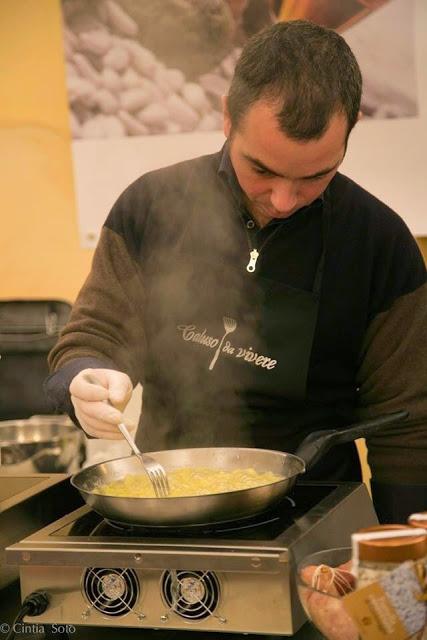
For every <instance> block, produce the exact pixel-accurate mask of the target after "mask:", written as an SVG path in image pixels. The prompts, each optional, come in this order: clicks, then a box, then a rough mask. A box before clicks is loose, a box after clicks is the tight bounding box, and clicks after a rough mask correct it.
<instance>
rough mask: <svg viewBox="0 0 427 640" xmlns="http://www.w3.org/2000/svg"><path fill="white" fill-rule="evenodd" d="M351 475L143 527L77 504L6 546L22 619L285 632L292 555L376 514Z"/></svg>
mask: <svg viewBox="0 0 427 640" xmlns="http://www.w3.org/2000/svg"><path fill="white" fill-rule="evenodd" d="M377 522H378V521H377V518H376V515H375V511H374V509H373V505H372V502H371V500H370V498H369V495H368V492H367V490H366V488H365V486H364V485H362V484H358V483H340V484H338V483H336V484H330V483H312V484H311V483H300V484H298V485H297V486H296V487H295V488H294V490H293V492H292V493H291V494H290V496H288V497H286V498H285V499H284V500H283V501H282V502H281V503H280V504H279V505H277V506H276V507H275V508H274V509H273V510H271V511H269V512H264V513H263V514H261V515H258V516H257V517H254V518H248V519H245V520H241V521H239V522H230V523H222V524H220V525H216V526H215V525H209V526H207V527H203V526H192V527H184V528H181V529H175V530H171V529H170V528H167V529H162V528H142V527H135V526H129V525H123V527H120V526H118V525H117V523H109V522H107V521H106V520H103V519H102V517H101V516H100V515H98V514H97V513H96V512H94V511H91V510H90V509H89V507H87V506H84V507H81V508H80V509H77V510H76V511H73V512H72V513H70V514H69V515H67V516H65V517H63V518H61V519H60V520H57V521H56V522H54V523H53V524H51V525H49V526H47V527H45V528H44V529H41V530H40V531H38V532H37V533H36V534H33V535H31V536H29V537H28V538H25V539H24V540H22V541H21V542H19V543H17V544H14V545H13V546H11V547H9V548H8V550H7V561H8V562H9V563H12V564H18V565H20V580H21V594H22V598H25V597H26V596H27V595H29V594H30V593H31V592H33V591H36V590H38V589H43V590H45V591H47V592H48V594H49V595H50V604H49V606H48V608H47V609H46V611H45V612H44V613H43V614H42V615H40V616H37V617H33V618H30V617H27V618H26V619H25V620H26V621H29V622H33V623H40V624H43V623H46V624H64V625H65V624H70V625H90V626H100V627H106V626H108V627H118V628H124V627H138V628H141V629H142V628H145V629H147V628H168V629H178V630H183V629H185V630H186V631H193V630H194V631H223V632H226V631H228V632H240V633H257V634H269V635H274V634H277V635H292V634H293V633H295V632H296V631H297V630H298V629H299V627H300V626H301V625H302V624H303V623H304V621H305V617H304V613H303V611H302V608H301V606H300V604H299V600H298V594H297V591H296V585H295V579H294V575H295V565H296V564H297V563H298V562H299V561H300V560H301V559H302V558H303V557H304V556H306V555H307V554H309V553H312V552H314V551H317V550H320V549H325V548H333V547H340V546H349V545H350V535H351V533H352V532H354V531H355V530H356V529H358V528H359V527H366V526H371V525H374V524H377Z"/></svg>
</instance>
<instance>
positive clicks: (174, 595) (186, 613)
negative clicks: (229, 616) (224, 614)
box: [161, 570, 221, 621]
mask: <svg viewBox="0 0 427 640" xmlns="http://www.w3.org/2000/svg"><path fill="white" fill-rule="evenodd" d="M174 573H175V576H174ZM161 589H162V595H163V598H164V600H165V602H166V604H167V606H168V607H169V609H170V610H171V611H173V612H174V613H176V614H177V615H178V616H180V617H181V618H185V619H186V620H195V621H197V620H204V619H205V618H208V617H209V616H211V615H213V614H214V612H215V610H216V609H217V607H218V604H219V600H220V596H221V586H220V582H219V580H218V578H217V576H216V575H215V573H213V572H211V571H184V570H177V571H176V572H172V571H165V573H164V574H163V577H162V583H161Z"/></svg>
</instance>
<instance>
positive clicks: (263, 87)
mask: <svg viewBox="0 0 427 640" xmlns="http://www.w3.org/2000/svg"><path fill="white" fill-rule="evenodd" d="M361 93H362V75H361V73H360V69H359V65H358V63H357V60H356V58H355V57H354V54H353V52H352V51H351V49H350V47H349V46H348V44H347V43H346V41H345V40H344V38H343V37H342V36H340V35H339V34H338V33H336V32H335V31H332V30H331V29H326V28H325V27H320V26H318V25H316V24H314V23H312V22H308V21H305V20H291V21H288V22H278V23H277V24H275V25H273V26H271V27H267V28H266V29H263V30H262V31H260V33H258V34H256V35H255V36H253V37H252V38H251V39H250V40H249V41H248V43H247V44H246V46H245V47H244V49H243V51H242V54H241V56H240V58H239V60H238V62H237V65H236V69H235V73H234V77H233V80H232V82H231V86H230V91H229V95H228V103H227V104H228V112H229V114H230V119H231V125H232V127H233V128H237V127H238V126H239V124H240V122H241V120H242V117H243V116H244V115H245V113H246V111H247V110H248V108H249V107H250V106H252V105H253V103H254V102H256V101H257V100H259V99H260V98H262V99H266V100H269V101H271V102H272V103H273V104H277V106H278V111H277V119H278V123H279V127H280V129H281V131H283V133H285V134H286V135H288V136H289V137H290V138H294V139H295V140H311V139H317V138H320V137H321V136H322V135H323V133H324V132H325V130H326V129H327V127H328V123H329V121H330V118H331V116H332V115H333V114H335V113H337V112H342V113H343V114H344V115H345V116H346V117H347V121H348V133H350V131H351V129H352V128H353V127H354V125H355V124H356V121H357V117H358V113H359V108H360V98H361Z"/></svg>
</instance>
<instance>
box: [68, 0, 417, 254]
mask: <svg viewBox="0 0 427 640" xmlns="http://www.w3.org/2000/svg"><path fill="white" fill-rule="evenodd" d="M417 4H420V3H419V1H418V0H370V1H369V2H368V1H366V0H363V1H362V0H360V1H359V0H321V1H320V0H298V1H296V0H203V1H197V0H162V2H159V1H158V0H91V2H87V1H85V0H62V2H61V7H62V16H63V34H64V38H63V42H64V52H65V60H66V79H67V87H68V101H69V113H70V123H71V132H72V139H73V142H72V145H73V161H74V173H75V180H76V195H77V205H78V216H79V229H80V236H81V244H82V246H84V247H92V246H94V245H95V244H96V241H97V238H98V234H99V230H100V227H101V225H102V223H103V221H104V219H105V217H106V215H107V214H108V211H109V209H110V208H111V206H112V204H113V203H114V201H115V200H116V198H117V197H118V195H119V194H120V192H121V191H122V190H123V189H124V188H125V187H126V186H127V185H128V184H129V183H130V182H132V181H133V180H134V179H136V178H137V177H138V176H139V175H141V174H142V173H144V172H146V171H149V170H152V169H156V168H159V167H161V166H165V165H168V164H171V163H173V162H178V161H180V160H184V159H187V158H190V157H194V156H198V155H202V154H203V153H211V152H213V151H216V150H218V149H219V148H220V147H221V145H222V144H223V142H224V137H223V134H222V96H224V95H226V94H227V92H228V87H229V84H230V81H231V78H232V75H233V72H234V67H235V64H236V61H237V60H238V58H239V55H240V52H241V50H242V47H243V46H244V44H245V42H246V41H247V40H248V39H249V38H250V37H251V36H252V35H253V34H255V33H257V32H258V31H260V30H261V29H263V28H264V27H265V26H267V25H270V24H273V23H275V22H276V21H279V20H293V19H308V20H312V21H313V22H316V23H318V24H322V25H324V26H327V27H330V28H332V29H335V30H337V31H339V32H340V33H341V34H342V35H343V36H344V37H345V38H346V40H347V42H348V43H349V45H350V46H351V48H352V49H353V51H354V53H355V54H356V56H357V58H358V60H359V63H360V66H361V69H362V74H363V77H364V92H363V98H362V107H361V111H362V113H363V118H362V122H361V123H360V124H359V125H358V127H357V128H356V130H357V134H358V137H359V138H360V139H359V141H357V140H356V142H358V143H357V144H356V145H355V147H356V148H355V149H353V152H352V154H351V156H350V154H349V156H350V157H349V158H348V159H347V160H346V165H347V171H345V173H347V174H349V175H350V176H351V177H355V179H356V180H357V181H359V182H361V184H362V185H363V186H366V187H367V188H368V189H369V190H371V191H372V192H373V193H375V195H377V196H379V197H380V198H381V199H383V200H384V201H385V202H387V203H388V204H390V205H391V206H394V208H395V209H397V210H398V212H399V213H400V214H401V215H402V216H403V217H405V212H404V211H402V210H399V206H398V205H399V198H397V200H396V199H394V197H393V193H392V191H390V190H388V191H387V193H381V189H382V188H383V187H384V190H387V179H385V180H383V182H382V181H381V170H382V171H383V172H384V174H386V172H387V170H388V169H389V168H388V167H384V165H383V164H382V163H381V158H380V157H379V158H378V160H377V162H378V166H377V165H372V152H371V150H369V152H368V153H367V152H366V146H365V144H364V140H365V139H367V137H368V139H370V140H371V142H372V143H373V144H374V146H375V147H377V146H378V147H380V144H378V143H377V142H376V141H375V131H377V130H378V131H381V130H384V126H386V127H387V126H390V125H385V124H384V123H385V122H386V121H390V122H391V121H394V122H399V121H400V122H404V123H405V124H406V125H407V124H408V122H410V121H411V120H413V121H414V122H415V123H419V121H420V120H421V117H420V92H419V86H418V83H417V58H419V52H417V50H416V37H415V36H416V33H415V25H416V15H415V14H416V11H417ZM392 126H393V125H392ZM368 128H369V131H368V132H367V131H366V129H368ZM363 129H364V130H365V131H364V132H362V133H361V134H360V133H359V132H360V131H362V130H363ZM356 130H355V132H354V134H352V138H353V136H354V137H355V138H356ZM394 131H395V135H396V136H397V137H398V136H399V129H398V127H394ZM380 137H381V135H380ZM377 151H379V152H381V149H380V148H378V149H377ZM383 152H384V150H383ZM358 154H359V155H358ZM374 155H375V153H374ZM386 155H387V156H390V151H388V152H387V151H386ZM359 156H360V158H361V159H360V160H358V157H359ZM363 156H364V158H363ZM354 158H355V160H356V161H355V162H354V166H352V160H353V161H354ZM394 160H395V162H396V163H397V165H399V159H398V158H395V159H394ZM401 161H402V162H403V161H404V158H401ZM368 162H370V163H371V168H372V166H373V167H374V171H375V172H376V173H377V174H378V172H379V175H377V181H376V182H374V181H372V180H371V181H370V180H369V178H372V176H371V175H370V173H369V167H368V166H367V165H368ZM360 168H362V175H361V176H360V175H358V173H360ZM394 170H398V167H397V169H394ZM364 172H366V173H368V183H370V184H368V185H366V180H363V178H364V175H363V173H364ZM390 175H391V174H390ZM371 185H372V186H371ZM410 188H411V186H410V184H408V190H409V189H410ZM416 213H417V212H415V214H416ZM412 214H414V211H413V210H412ZM407 222H408V224H409V226H410V227H411V228H412V231H413V232H414V233H418V234H420V232H421V231H422V230H421V228H420V227H419V225H418V226H417V223H415V222H414V220H411V219H408V220H407ZM425 232H426V233H427V225H426V229H425Z"/></svg>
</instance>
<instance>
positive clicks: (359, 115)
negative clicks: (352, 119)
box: [357, 111, 363, 122]
mask: <svg viewBox="0 0 427 640" xmlns="http://www.w3.org/2000/svg"><path fill="white" fill-rule="evenodd" d="M362 118H363V113H362V112H361V111H359V113H358V114H357V122H359V120H361V119H362Z"/></svg>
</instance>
